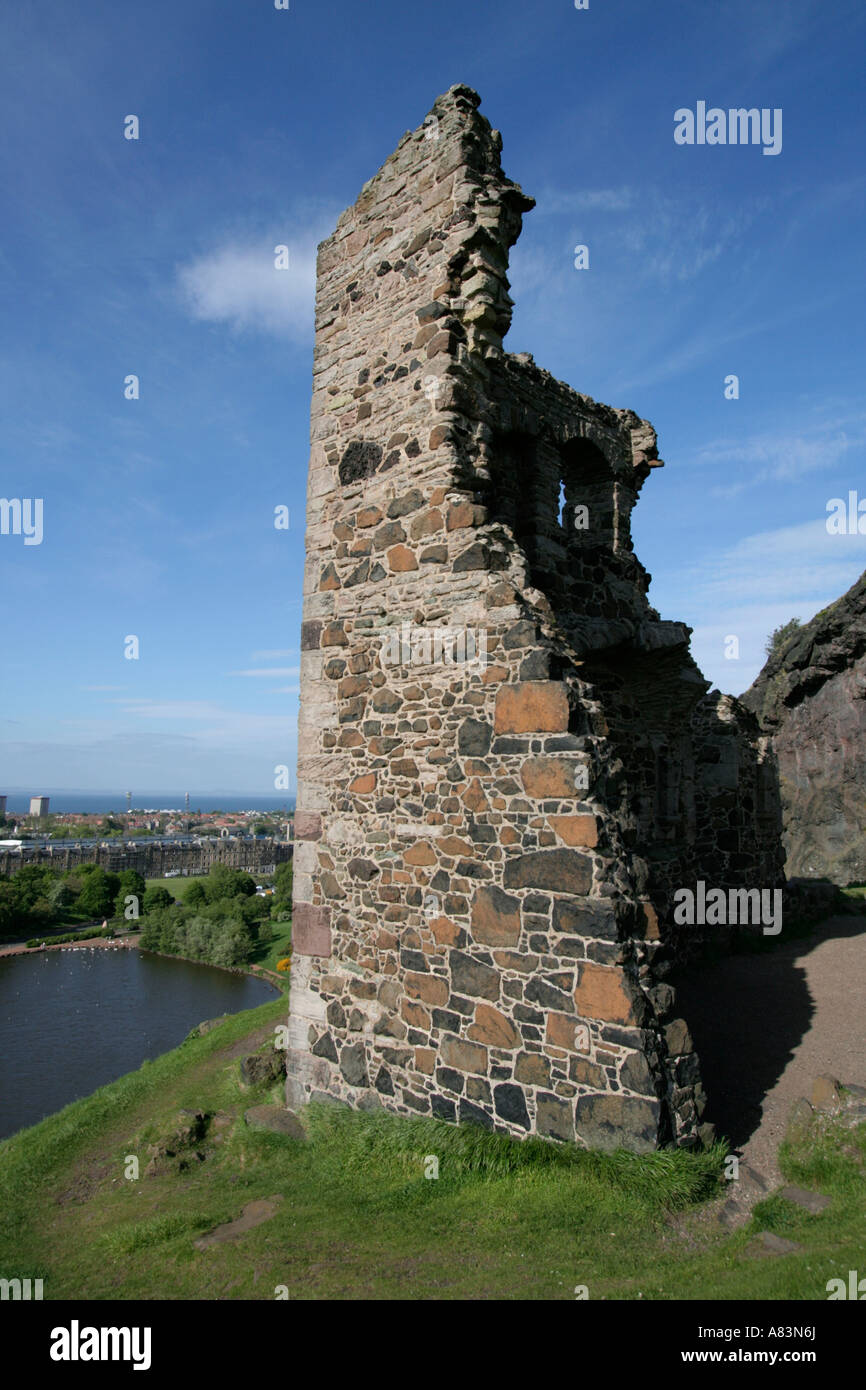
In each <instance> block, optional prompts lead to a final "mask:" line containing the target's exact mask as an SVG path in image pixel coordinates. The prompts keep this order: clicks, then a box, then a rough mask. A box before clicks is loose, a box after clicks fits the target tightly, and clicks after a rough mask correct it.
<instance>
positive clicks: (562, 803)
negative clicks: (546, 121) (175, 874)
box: [287, 87, 778, 1149]
mask: <svg viewBox="0 0 866 1390" xmlns="http://www.w3.org/2000/svg"><path fill="white" fill-rule="evenodd" d="M477 107H478V97H477V96H476V94H475V93H474V92H472V91H470V90H469V89H468V88H465V87H455V88H452V89H451V91H450V92H449V93H447V94H446V95H445V96H444V97H441V98H440V99H439V100H438V101H437V102H436V103H435V105H434V107H433V110H432V112H431V115H430V116H429V117H428V119H427V121H426V122H425V124H424V125H423V126H422V127H421V128H420V129H419V130H417V131H415V132H414V133H412V134H407V135H406V136H404V138H403V140H402V141H401V142H400V144H399V146H398V147H397V150H396V151H395V153H394V154H393V155H392V156H391V158H390V159H389V160H388V161H387V162H386V163H385V165H384V166H383V167H382V169H381V170H380V171H379V173H378V174H377V175H376V176H375V178H373V179H372V180H371V181H370V182H369V183H368V184H367V185H365V187H364V189H363V190H362V192H361V195H360V197H359V199H358V201H357V202H356V204H355V205H354V207H352V208H350V209H349V210H347V212H345V213H344V214H343V216H342V217H341V218H340V221H339V222H338V225H337V229H336V231H335V233H334V235H333V236H332V237H331V238H330V239H329V240H328V241H326V242H324V243H323V244H322V246H321V247H320V250H319V261H318V285H317V298H316V352H315V364H314V390H313V403H312V427H311V458H310V472H309V486H308V513H307V560H306V569H305V585H304V611H303V625H302V637H301V649H302V657H301V714H300V725H299V762H298V800H297V812H296V820H295V834H296V849H295V877H294V918H293V943H294V964H293V979H292V998H291V1016H290V1037H289V1061H288V1073H289V1080H288V1089H287V1097H288V1102H289V1104H290V1105H298V1104H301V1103H303V1102H304V1101H305V1100H309V1099H311V1098H316V1097H319V1096H323V1095H327V1096H329V1097H332V1098H333V1097H336V1098H338V1099H342V1100H345V1101H347V1102H349V1103H350V1104H353V1105H357V1106H360V1107H364V1108H367V1107H372V1106H377V1105H385V1106H387V1108H389V1109H392V1110H396V1111H399V1112H402V1113H419V1114H426V1115H434V1116H439V1117H441V1118H444V1119H448V1120H461V1121H472V1122H475V1123H478V1124H481V1125H485V1126H487V1127H489V1128H493V1127H496V1128H500V1129H504V1130H506V1131H508V1132H511V1133H513V1134H518V1135H520V1134H526V1133H539V1134H542V1135H549V1136H552V1137H556V1138H560V1139H567V1140H574V1139H575V1138H578V1139H579V1140H582V1141H583V1142H587V1143H592V1144H601V1145H607V1146H612V1145H615V1144H624V1145H626V1146H627V1147H631V1148H635V1149H642V1148H650V1147H653V1146H655V1145H656V1144H658V1143H663V1142H667V1141H669V1140H676V1141H679V1142H693V1141H694V1139H695V1136H696V1135H697V1133H698V1131H699V1125H700V1112H701V1109H702V1101H703V1097H702V1092H701V1088H700V1080H699V1074H698V1067H697V1061H696V1059H695V1057H694V1055H693V1052H692V1048H691V1041H690V1039H689V1036H688V1029H687V1028H686V1026H685V1024H684V1023H683V1021H682V1020H678V1019H676V1017H675V1010H674V996H673V991H672V990H671V988H670V986H669V985H667V984H665V983H664V982H663V981H664V975H665V972H666V970H667V968H668V967H669V964H670V961H671V959H672V956H673V948H674V946H675V941H674V938H673V936H672V934H671V932H670V931H669V929H668V927H667V924H666V914H665V904H666V895H667V894H668V893H669V890H670V884H671V882H672V881H673V880H674V879H676V877H677V876H678V875H682V874H683V873H685V872H691V870H692V869H693V868H696V867H700V868H704V867H707V868H708V869H713V870H715V869H718V871H719V872H721V871H722V869H723V868H724V871H725V872H727V873H728V874H734V875H735V876H736V875H737V874H746V875H748V874H750V873H752V874H753V873H764V874H767V873H775V872H776V870H777V868H778V865H777V862H776V860H775V859H774V845H773V840H772V835H771V834H770V833H769V832H768V833H767V834H766V835H763V832H759V829H758V827H757V823H756V819H755V816H754V815H753V814H752V812H750V810H749V807H748V805H747V804H744V803H743V802H742V801H738V800H737V797H738V792H739V790H740V786H741V784H740V782H739V781H738V782H737V786H736V787H735V789H734V803H735V804H730V805H729V804H726V797H727V795H728V792H729V790H730V788H729V787H728V786H727V781H726V780H725V779H726V778H729V776H730V763H731V760H730V759H729V758H728V759H727V760H725V759H724V758H722V753H721V750H720V748H714V747H713V738H714V737H715V736H716V734H718V737H719V738H720V739H721V738H722V733H721V732H720V730H721V729H722V728H727V732H729V733H732V735H733V743H732V746H734V745H736V750H737V751H736V756H735V758H734V763H735V765H736V767H737V769H741V768H742V771H743V774H744V776H745V778H746V782H745V783H744V784H743V785H745V786H746V788H747V789H748V782H749V779H750V778H751V779H752V780H755V779H757V776H758V774H757V765H758V762H759V760H760V756H761V755H760V752H759V750H758V748H757V744H756V743H755V741H754V740H753V739H752V738H751V735H750V732H749V730H748V729H747V728H746V727H745V725H744V723H743V720H744V719H747V718H748V717H747V716H745V714H744V712H741V711H739V710H737V709H736V708H735V707H734V706H731V707H730V708H726V709H725V710H724V712H723V714H720V713H719V709H718V701H717V699H715V698H710V699H707V698H705V691H706V682H705V681H704V680H703V678H702V677H701V675H700V672H699V671H698V670H697V668H696V667H695V666H694V663H693V662H692V660H691V657H690V656H689V654H688V635H689V634H688V629H686V628H684V627H683V626H682V625H681V624H677V623H664V622H662V621H661V620H660V619H659V617H658V614H657V613H655V611H654V610H653V609H651V608H650V606H649V604H648V602H647V598H646V591H647V587H648V583H649V576H648V575H647V574H646V572H645V571H644V570H643V568H642V566H641V565H640V563H639V561H638V560H637V559H636V557H635V556H634V554H633V552H632V548H631V534H630V513H631V509H632V507H633V505H634V503H635V501H636V499H637V495H638V493H639V491H640V488H641V486H642V484H643V482H644V481H645V480H646V478H647V477H648V476H649V474H650V472H651V470H652V468H653V467H656V466H660V461H659V460H658V455H657V449H656V439H655V433H654V431H653V429H652V427H651V426H650V425H649V424H648V423H647V422H646V421H643V420H640V419H639V418H638V417H637V416H636V415H634V414H633V413H632V412H630V411H625V410H614V409H612V408H610V407H608V406H604V405H599V404H597V403H596V402H594V401H591V400H590V399H589V398H588V397H585V396H582V395H579V394H578V393H577V392H574V391H572V390H571V389H570V388H568V387H567V386H564V385H563V384H562V383H558V382H555V381H554V380H553V379H552V378H551V377H550V376H549V374H547V373H546V372H543V371H540V370H539V369H538V368H537V367H536V366H535V364H534V363H533V362H532V359H531V358H529V357H527V356H525V355H523V356H519V357H511V356H508V355H506V354H505V353H504V352H503V349H502V337H503V334H504V333H505V332H506V331H507V329H508V326H509V323H510V315H511V300H510V298H509V295H508V281H507V278H506V271H507V255H508V249H509V247H510V246H511V245H512V244H513V242H514V241H515V240H516V238H517V236H518V234H519V231H520V225H521V218H522V214H523V213H524V212H525V211H527V210H528V209H529V208H530V207H531V206H532V201H531V199H528V198H527V197H526V196H525V195H524V194H523V193H522V192H521V190H520V189H519V188H518V187H517V186H516V185H515V184H513V183H512V182H511V181H510V180H508V179H507V178H505V176H504V175H503V173H502V170H501V166H500V161H499V154H500V146H501V142H500V139H499V136H498V133H497V132H495V131H492V130H491V129H490V126H489V124H488V123H487V121H486V120H485V119H484V118H483V117H482V116H481V115H480V114H479V112H478V110H477ZM584 509H585V510H584ZM404 625H406V626H405V627H404ZM443 628H447V629H449V630H450V631H451V632H452V633H453V632H454V631H457V632H464V633H467V632H468V633H469V634H471V637H470V642H469V650H471V647H472V641H473V640H474V642H475V644H476V648H478V649H480V648H483V655H484V659H483V660H482V659H481V657H480V656H476V659H474V660H466V661H463V662H459V663H454V662H450V661H448V660H446V659H445V658H444V657H443V655H442V653H441V652H440V653H439V654H438V655H437V652H436V650H435V648H434V647H433V643H432V637H433V634H434V633H435V632H436V630H437V629H443ZM395 631H399V633H400V634H401V637H400V640H399V641H397V640H395ZM425 637H426V638H427V639H428V641H427V645H426V646H425ZM698 741H699V743H698ZM717 760H718V761H719V762H720V763H723V764H724V766H725V769H726V771H725V774H724V777H723V778H722V781H723V782H724V786H723V787H721V788H719V787H717V786H714V785H713V776H712V774H711V775H709V776H708V775H707V770H708V769H709V768H711V767H713V766H714V765H715V763H716V761H717ZM660 769H661V770H662V771H661V774H660ZM660 776H661V782H662V783H663V788H662V791H663V795H662V800H663V803H664V804H663V805H662V806H661V807H660V806H659V780H660ZM737 776H739V773H738V774H737ZM690 817H691V828H690V829H689V818H690ZM744 825H746V826H747V827H748V838H749V843H750V845H751V848H750V849H749V850H748V852H747V851H746V850H745V849H744V847H743V841H744V837H743V834H742V830H743V826H744ZM721 829H726V830H728V831H729V832H730V835H731V836H732V837H733V839H736V842H737V846H736V849H734V850H731V849H728V850H726V851H724V854H725V856H726V858H725V862H724V864H723V863H722V861H721V860H720V859H719V853H720V847H719V845H717V844H715V839H716V837H717V832H718V831H719V830H721ZM762 835H763V838H762ZM733 839H732V840H731V844H733ZM708 845H709V848H707V846H708ZM713 846H715V847H713ZM705 849H706V850H707V853H706V855H705V857H704V859H702V853H703V851H704V850H705ZM710 849H711V852H710ZM777 850H778V841H777V840H776V842H775V852H776V854H777ZM738 855H742V856H743V862H742V863H741V864H738V863H737V862H736V859H737V856H738ZM738 881H739V880H738Z"/></svg>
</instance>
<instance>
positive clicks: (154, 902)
mask: <svg viewBox="0 0 866 1390" xmlns="http://www.w3.org/2000/svg"><path fill="white" fill-rule="evenodd" d="M173 903H174V898H173V897H172V895H171V893H169V891H168V889H167V888H163V886H162V884H161V883H151V884H149V885H148V887H147V890H146V892H145V894H144V899H143V901H142V911H143V912H144V914H145V916H147V917H149V916H150V914H151V912H154V911H156V910H158V909H160V908H167V907H171V906H172V905H173Z"/></svg>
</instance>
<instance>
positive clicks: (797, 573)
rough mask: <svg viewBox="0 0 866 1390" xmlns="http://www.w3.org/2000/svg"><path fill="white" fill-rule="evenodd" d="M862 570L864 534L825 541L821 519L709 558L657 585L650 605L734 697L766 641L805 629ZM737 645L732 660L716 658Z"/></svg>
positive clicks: (758, 663)
mask: <svg viewBox="0 0 866 1390" xmlns="http://www.w3.org/2000/svg"><path fill="white" fill-rule="evenodd" d="M864 568H866V535H858V534H854V535H841V536H836V535H830V534H829V533H828V531H827V527H826V519H824V520H821V519H816V520H814V521H808V522H804V523H801V524H800V525H797V526H785V527H779V528H778V529H776V530H768V531H761V532H756V533H755V534H753V535H751V536H746V537H744V538H743V539H742V540H740V541H738V542H736V544H734V545H731V546H729V547H727V548H726V549H724V550H719V551H715V552H710V553H708V554H707V556H706V558H705V559H703V560H702V561H701V563H700V564H699V565H694V566H690V567H688V568H687V569H685V570H684V571H681V572H679V573H678V574H677V575H676V576H673V575H672V576H670V578H669V579H667V580H662V582H661V583H657V582H656V581H655V580H654V581H653V586H652V595H651V598H652V602H653V603H654V604H655V605H656V607H658V608H659V609H660V611H661V612H662V614H663V616H665V617H672V618H679V619H684V620H685V621H687V622H688V623H689V624H690V625H691V626H692V627H693V628H694V633H693V636H692V654H693V655H694V657H695V660H696V661H697V662H698V665H699V666H700V667H701V669H702V670H703V671H704V673H705V674H706V675H707V676H708V677H709V679H710V680H712V681H713V682H714V683H715V684H717V685H718V686H719V687H720V688H721V689H723V690H733V691H734V692H735V693H739V692H740V691H742V690H744V689H745V688H746V687H747V686H748V685H750V684H751V682H752V681H753V680H754V678H755V676H756V675H757V674H758V672H759V670H760V669H761V667H762V666H763V664H764V660H765V651H764V647H765V643H766V640H767V638H768V637H769V635H770V634H771V633H772V632H773V631H774V630H775V629H776V628H777V627H779V626H781V624H782V623H785V622H788V620H789V619H790V618H793V617H796V618H799V619H800V620H801V621H802V622H804V623H805V622H808V621H809V619H810V618H813V617H814V616H815V614H816V613H817V612H819V611H820V610H821V609H822V608H825V607H826V606H827V605H828V604H829V603H832V602H833V601H834V600H835V599H837V598H840V597H841V595H842V594H844V593H845V592H846V590H847V589H850V587H851V585H852V584H853V583H854V582H855V581H856V580H857V579H858V578H859V576H860V574H861V573H862V572H863V570H864ZM729 636H735V637H736V638H737V639H738V641H739V652H740V655H739V660H737V661H732V660H727V659H726V658H725V656H724V644H725V639H726V638H727V637H729Z"/></svg>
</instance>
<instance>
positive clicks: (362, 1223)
mask: <svg viewBox="0 0 866 1390" xmlns="http://www.w3.org/2000/svg"><path fill="white" fill-rule="evenodd" d="M284 1019H285V1002H284V1001H283V1000H275V1001H273V1002H271V1003H268V1004H265V1005H262V1006H261V1007H260V1008H258V1009H254V1010H249V1011H247V1012H246V1013H243V1014H238V1015H234V1016H232V1017H230V1018H229V1019H227V1020H226V1021H225V1022H224V1023H222V1024H220V1025H219V1026H218V1027H216V1028H214V1029H213V1030H212V1031H210V1032H208V1033H207V1034H206V1035H205V1036H203V1037H193V1036H191V1037H190V1038H189V1039H187V1040H186V1041H185V1042H184V1043H183V1044H182V1045H181V1046H180V1047H179V1048H176V1049H175V1050H174V1051H173V1052H169V1053H166V1054H165V1055H164V1056H162V1057H159V1058H158V1059H157V1060H155V1061H153V1062H146V1063H145V1064H144V1065H143V1066H142V1067H141V1068H140V1069H139V1070H138V1071H136V1072H131V1073H130V1074H129V1075H127V1076H124V1077H122V1078H121V1079H120V1080H118V1081H115V1082H113V1083H112V1084H111V1085H109V1086H105V1087H103V1088H102V1089H101V1090H99V1091H97V1092H95V1093H94V1094H93V1095H92V1096H89V1097H88V1098H87V1099H85V1100H81V1101H77V1102H75V1103H74V1104H73V1105H70V1106H67V1108H66V1109H65V1110H63V1111H61V1112H59V1113H58V1114H57V1115H54V1116H51V1117H50V1118H49V1119H47V1120H44V1121H42V1122H41V1123H40V1124H38V1125H35V1126H34V1127H33V1128H31V1129H29V1130H23V1131H22V1132H21V1133H20V1134H18V1135H15V1136H13V1137H12V1138H11V1139H8V1140H6V1141H5V1143H3V1144H2V1145H0V1202H2V1210H3V1213H4V1222H3V1232H2V1235H0V1275H2V1276H3V1277H6V1278H12V1277H15V1276H18V1277H24V1278H26V1277H28V1276H29V1277H31V1278H42V1279H43V1280H44V1281H45V1284H44V1289H45V1298H46V1299H110V1298H121V1299H273V1298H274V1297H275V1289H276V1287H277V1286H278V1285H285V1286H286V1287H287V1289H288V1294H289V1297H290V1298H336V1299H339V1298H365V1299H369V1298H372V1299H376V1298H411V1299H436V1298H505V1299H510V1298H516V1299H524V1298H530V1299H536V1298H565V1299H573V1298H574V1297H575V1286H577V1285H586V1286H587V1288H588V1291H589V1298H590V1299H601V1298H607V1299H631V1298H637V1297H638V1295H639V1294H640V1295H641V1296H642V1297H643V1298H644V1299H670V1298H685V1299H698V1298H719V1299H726V1298H765V1299H783V1298H795V1299H813V1298H818V1299H826V1297H827V1294H826V1282H827V1280H828V1279H830V1278H832V1277H834V1276H836V1275H839V1274H841V1275H842V1276H843V1277H846V1275H847V1270H848V1269H849V1268H856V1267H858V1260H859V1262H860V1264H861V1265H862V1256H863V1240H862V1232H863V1229H864V1216H866V1184H864V1182H863V1172H864V1161H866V1126H863V1125H861V1126H860V1127H859V1129H858V1130H854V1131H852V1130H844V1131H843V1130H842V1129H838V1130H837V1129H835V1128H834V1127H833V1125H832V1124H831V1125H829V1127H828V1126H827V1125H824V1126H823V1127H822V1133H821V1137H820V1138H819V1139H817V1140H816V1141H815V1144H814V1145H812V1144H809V1143H807V1144H806V1145H805V1146H804V1145H800V1146H799V1147H798V1149H797V1151H796V1152H795V1153H794V1152H788V1151H786V1150H783V1153H782V1162H783V1165H784V1167H785V1172H786V1176H787V1177H789V1179H790V1180H792V1181H795V1182H798V1183H800V1184H803V1185H810V1184H815V1185H818V1184H820V1187H821V1190H822V1191H823V1192H825V1193H827V1194H829V1195H830V1196H831V1197H832V1203H831V1205H830V1207H829V1208H827V1210H826V1211H824V1212H823V1213H821V1214H820V1215H817V1216H810V1215H807V1214H805V1213H803V1212H802V1211H801V1210H800V1209H799V1208H795V1207H793V1206H791V1205H790V1204H789V1203H788V1202H786V1201H784V1200H783V1199H781V1198H780V1197H779V1196H773V1197H771V1198H770V1199H769V1200H768V1201H766V1202H764V1203H762V1205H761V1207H760V1208H758V1209H757V1216H756V1219H755V1220H753V1223H752V1225H751V1226H749V1227H747V1228H745V1229H744V1230H741V1231H738V1232H737V1233H735V1234H733V1235H732V1234H730V1233H727V1232H726V1231H724V1230H723V1229H722V1228H720V1227H719V1225H718V1223H717V1222H716V1221H715V1220H714V1212H715V1210H716V1208H717V1206H718V1202H717V1200H716V1198H717V1196H718V1194H719V1192H720V1172H721V1169H722V1152H723V1151H722V1148H721V1146H718V1147H717V1148H715V1149H714V1150H712V1151H710V1152H708V1153H704V1154H698V1155H691V1154H687V1153H683V1152H663V1153H657V1154H650V1155H647V1156H644V1157H636V1156H634V1155H629V1154H624V1153H618V1154H609V1155H605V1154H599V1153H588V1152H581V1151H578V1150H574V1149H563V1148H556V1147H553V1146H548V1145H546V1144H543V1143H541V1142H540V1141H529V1142H527V1143H524V1144H519V1143H515V1142H513V1141H511V1140H509V1139H507V1138H505V1137H504V1136H500V1135H498V1134H489V1133H486V1132H483V1131H480V1130H477V1129H473V1128H471V1127H462V1128H456V1127H453V1126H449V1125H444V1124H440V1123H437V1122H435V1121H429V1120H420V1119H419V1120H404V1119H400V1118H397V1117H393V1116H388V1115H384V1114H380V1115H378V1116H377V1115H372V1116H371V1115H363V1114H358V1113H355V1112H352V1111H348V1110H345V1109H343V1108H340V1107H335V1106H313V1107H310V1109H309V1111H308V1112H307V1124H308V1127H309V1132H310V1142H308V1143H301V1142H298V1141H296V1140H291V1139H288V1138H285V1137H282V1136H277V1135H272V1134H269V1133H265V1132H262V1131H255V1130H251V1129H249V1128H248V1127H247V1125H246V1123H245V1121H244V1118H243V1116H244V1111H245V1110H246V1109H248V1108H249V1107H251V1106H254V1105H256V1104H261V1103H263V1102H267V1101H278V1100H279V1099H280V1089H281V1088H280V1087H279V1086H274V1085H272V1086H271V1087H270V1088H268V1087H267V1085H264V1086H262V1087H260V1088H242V1087H241V1085H240V1080H239V1062H238V1059H239V1057H241V1056H243V1055H245V1054H246V1053H248V1052H251V1051H255V1050H257V1049H261V1050H262V1051H263V1052H265V1051H268V1050H269V1049H270V1048H271V1047H272V1046H273V1029H274V1026H275V1025H276V1024H279V1023H282V1022H284ZM184 1108H186V1109H190V1110H205V1111H208V1112H222V1115H221V1118H220V1128H219V1130H218V1132H217V1131H216V1129H215V1126H214V1125H213V1124H212V1125H211V1129H210V1131H209V1137H208V1138H207V1139H205V1141H204V1142H203V1143H202V1144H200V1145H198V1147H199V1148H200V1149H201V1151H202V1152H204V1153H205V1154H206V1157H205V1159H204V1161H202V1162H198V1161H192V1162H191V1163H190V1166H189V1167H188V1168H187V1169H186V1170H185V1171H182V1172H179V1171H176V1170H175V1171H171V1172H169V1173H166V1174H165V1175H162V1176H152V1177H147V1176H144V1170H145V1167H146V1164H147V1162H148V1152H147V1146H148V1145H149V1144H153V1143H155V1142H159V1141H160V1140H163V1139H165V1138H166V1137H167V1136H168V1135H170V1134H172V1133H173V1132H174V1131H175V1130H176V1129H177V1127H178V1123H179V1120H178V1111H179V1110H181V1109H184ZM130 1154H135V1155H137V1157H138V1158H139V1163H140V1171H141V1173H142V1176H141V1177H140V1178H139V1179H138V1180H137V1181H130V1180H128V1179H127V1178H125V1176H124V1165H125V1162H126V1156H127V1155H130ZM428 1155H433V1156H435V1157H437V1158H438V1160H439V1174H440V1176H439V1178H438V1179H427V1178H425V1175H424V1174H425V1159H426V1157H427V1156H428ZM426 1166H427V1168H428V1169H429V1168H430V1166H431V1165H429V1164H426ZM175 1169H176V1165H175ZM278 1194H280V1195H281V1196H282V1201H281V1202H280V1204H279V1206H278V1207H277V1210H276V1214H275V1215H274V1216H273V1217H272V1218H271V1219H270V1220H268V1221H266V1222H265V1223H264V1224H263V1225H260V1226H258V1227H257V1228H255V1229H253V1230H250V1231H248V1232H247V1233H246V1234H245V1235H243V1236H242V1237H241V1238H240V1239H239V1240H235V1241H230V1242H227V1243H225V1244H221V1245H217V1246H214V1247H212V1248H210V1249H208V1250H204V1251H199V1250H196V1248H195V1246H194V1244H193V1241H194V1240H195V1238H196V1237H197V1236H198V1235H199V1234H201V1233H202V1232H204V1231H206V1230H208V1229H210V1228H211V1227H213V1226H215V1225H217V1224H219V1223H221V1222H226V1221H230V1220H232V1219H233V1218H235V1217H236V1216H238V1215H240V1213H241V1210H242V1208H243V1207H244V1206H245V1205H246V1203H248V1202H250V1201H252V1200H254V1199H257V1198H268V1197H274V1196H276V1195H278ZM761 1228H764V1229H767V1228H769V1229H772V1230H774V1231H776V1232H778V1233H779V1234H782V1235H784V1236H786V1237H788V1238H789V1239H792V1240H794V1241H797V1242H798V1243H799V1244H800V1245H801V1246H802V1250H801V1251H800V1252H799V1253H797V1254H794V1255H787V1256H783V1257H776V1258H772V1259H755V1258H753V1257H751V1256H749V1255H747V1254H746V1253H745V1251H746V1247H747V1245H748V1244H749V1241H750V1240H751V1239H752V1237H753V1235H754V1233H755V1231H757V1230H758V1229H761Z"/></svg>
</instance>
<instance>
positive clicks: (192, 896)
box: [183, 878, 207, 908]
mask: <svg viewBox="0 0 866 1390" xmlns="http://www.w3.org/2000/svg"><path fill="white" fill-rule="evenodd" d="M206 902H207V894H206V893H205V891H204V886H203V884H201V883H200V882H199V880H198V879H197V878H194V879H193V881H192V883H191V884H190V885H189V887H188V888H187V890H186V892H185V893H184V895H183V905H184V907H192V908H197V907H204V905H205V903H206Z"/></svg>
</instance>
